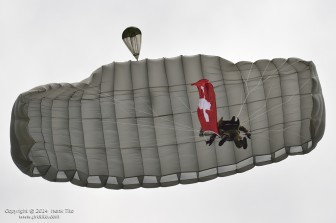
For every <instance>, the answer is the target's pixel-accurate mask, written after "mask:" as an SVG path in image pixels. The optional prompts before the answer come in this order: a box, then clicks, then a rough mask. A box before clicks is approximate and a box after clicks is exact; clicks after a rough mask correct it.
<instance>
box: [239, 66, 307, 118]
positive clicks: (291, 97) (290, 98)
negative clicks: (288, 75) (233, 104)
mask: <svg viewBox="0 0 336 223" xmlns="http://www.w3.org/2000/svg"><path fill="white" fill-rule="evenodd" d="M293 64H294V63H293ZM309 81H310V79H308V80H306V81H305V82H304V84H303V85H302V86H301V87H300V88H298V93H300V90H301V88H303V87H304V86H305V85H306V84H307V83H308V82H309ZM294 96H297V94H293V95H291V96H290V97H289V99H288V100H287V101H285V102H282V103H281V104H278V105H276V106H274V107H273V108H271V109H270V110H267V111H266V112H263V113H261V114H259V115H256V116H255V117H253V118H252V119H249V120H246V121H244V122H242V124H244V123H246V122H249V121H252V120H254V119H256V118H258V117H260V116H262V115H264V114H266V113H267V112H269V111H272V110H274V109H276V108H278V107H280V106H282V105H284V104H286V103H288V102H290V101H291V100H292V99H293V97H294Z"/></svg>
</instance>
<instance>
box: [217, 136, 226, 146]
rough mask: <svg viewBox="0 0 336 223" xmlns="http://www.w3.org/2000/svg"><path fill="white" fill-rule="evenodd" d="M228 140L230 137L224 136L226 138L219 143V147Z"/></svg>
mask: <svg viewBox="0 0 336 223" xmlns="http://www.w3.org/2000/svg"><path fill="white" fill-rule="evenodd" d="M227 138H228V136H227V135H224V136H223V137H222V139H221V141H219V143H218V145H219V146H222V145H223V144H224V143H225V141H226V140H227Z"/></svg>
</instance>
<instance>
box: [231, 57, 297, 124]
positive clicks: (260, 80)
mask: <svg viewBox="0 0 336 223" xmlns="http://www.w3.org/2000/svg"><path fill="white" fill-rule="evenodd" d="M287 61H288V60H285V61H284V62H283V63H282V64H281V65H280V66H279V67H278V68H276V69H274V72H272V74H271V75H269V76H268V77H267V78H265V80H262V78H263V76H264V74H265V71H266V69H267V67H268V66H269V64H270V62H271V61H269V62H268V64H267V66H266V68H265V69H264V71H263V73H262V75H261V78H260V79H259V81H258V83H257V85H256V86H255V87H254V88H253V89H252V90H251V91H250V92H248V94H247V95H246V97H245V100H244V102H243V104H242V106H241V107H240V111H239V113H238V115H237V117H239V115H240V113H241V111H242V109H243V106H244V104H245V102H246V100H247V98H248V96H249V95H250V94H251V93H252V92H253V91H255V90H256V89H257V88H258V86H259V85H260V83H261V82H265V81H266V80H268V79H269V78H271V77H272V75H273V74H275V72H276V71H278V70H280V69H281V68H282V67H283V66H284V65H285V64H286V62H287ZM298 62H299V60H297V61H295V62H294V63H292V64H289V66H292V65H294V64H296V63H298Z"/></svg>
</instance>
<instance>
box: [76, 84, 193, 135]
mask: <svg viewBox="0 0 336 223" xmlns="http://www.w3.org/2000/svg"><path fill="white" fill-rule="evenodd" d="M91 87H92V88H94V89H97V90H99V91H100V89H99V88H98V87H95V86H91ZM76 88H79V89H81V90H85V89H83V88H80V87H78V86H77V87H76ZM109 96H110V97H111V98H112V99H113V102H112V104H114V105H117V103H118V102H119V103H120V100H118V99H116V98H115V97H113V96H112V95H111V94H110V95H109ZM118 106H119V107H120V108H121V109H123V110H124V111H128V110H129V108H128V109H126V108H125V107H123V106H121V105H120V104H119V105H118ZM146 106H147V107H148V108H149V109H151V110H152V112H153V113H154V111H153V109H152V108H150V107H149V106H148V105H146ZM133 110H134V111H136V109H134V108H133ZM138 111H139V112H142V113H144V114H148V115H152V114H151V113H148V112H145V111H142V110H139V109H138ZM157 118H160V119H163V120H166V121H170V122H172V121H171V120H168V119H165V118H163V117H157ZM115 123H119V124H125V123H122V122H115ZM177 124H178V123H177ZM175 125H176V124H175ZM139 126H140V125H139ZM146 126H151V125H146ZM156 126H158V127H166V128H167V129H169V128H168V126H161V125H152V126H151V127H156ZM176 126H177V127H175V128H176V129H178V130H181V131H188V132H195V130H194V129H193V128H191V127H189V126H184V125H183V126H182V125H181V126H180V125H176Z"/></svg>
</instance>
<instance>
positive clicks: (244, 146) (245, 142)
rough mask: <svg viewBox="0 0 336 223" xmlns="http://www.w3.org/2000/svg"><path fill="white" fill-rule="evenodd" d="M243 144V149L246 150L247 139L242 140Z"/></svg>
mask: <svg viewBox="0 0 336 223" xmlns="http://www.w3.org/2000/svg"><path fill="white" fill-rule="evenodd" d="M242 144H243V148H244V149H246V148H247V140H246V137H244V139H243V140H242Z"/></svg>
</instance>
